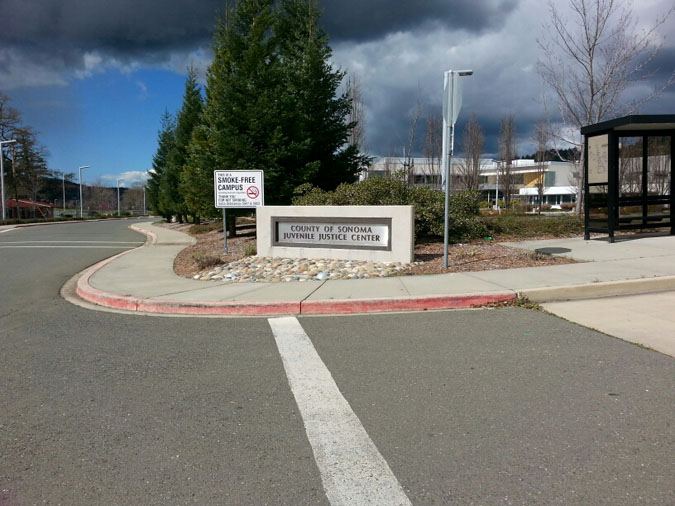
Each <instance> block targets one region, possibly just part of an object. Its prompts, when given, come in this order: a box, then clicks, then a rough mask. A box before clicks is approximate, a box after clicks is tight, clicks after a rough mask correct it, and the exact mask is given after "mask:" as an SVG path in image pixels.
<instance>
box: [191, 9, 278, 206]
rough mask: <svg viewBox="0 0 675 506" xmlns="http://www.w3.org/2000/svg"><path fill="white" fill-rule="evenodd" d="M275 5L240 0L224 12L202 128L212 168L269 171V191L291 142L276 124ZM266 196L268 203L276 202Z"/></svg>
mask: <svg viewBox="0 0 675 506" xmlns="http://www.w3.org/2000/svg"><path fill="white" fill-rule="evenodd" d="M273 4H274V1H273V0H240V1H239V2H237V6H236V9H230V10H228V11H227V13H226V19H225V20H224V21H223V22H222V23H220V24H219V26H218V29H217V31H216V35H215V41H214V47H213V50H214V60H213V63H212V64H211V66H210V67H209V70H208V74H207V88H206V107H205V111H204V123H205V125H206V128H207V137H208V141H209V144H210V147H211V150H212V156H213V160H214V162H215V164H216V167H214V168H221V169H229V170H255V169H262V170H264V171H265V186H266V188H268V189H274V188H276V187H277V186H278V185H279V184H280V183H281V176H282V174H283V167H282V166H281V165H280V163H279V158H280V154H281V153H283V152H284V150H286V149H287V147H286V145H287V140H286V137H285V135H284V132H283V130H282V128H281V125H280V123H279V121H278V116H279V108H278V95H279V93H280V90H279V87H280V78H279V74H280V68H279V62H278V58H277V55H276V48H275V44H274V40H273V39H272V37H271V34H272V28H273V24H274V12H273V7H272V6H273ZM274 194H275V192H274V191H271V192H266V197H269V199H268V203H277V199H275V197H274Z"/></svg>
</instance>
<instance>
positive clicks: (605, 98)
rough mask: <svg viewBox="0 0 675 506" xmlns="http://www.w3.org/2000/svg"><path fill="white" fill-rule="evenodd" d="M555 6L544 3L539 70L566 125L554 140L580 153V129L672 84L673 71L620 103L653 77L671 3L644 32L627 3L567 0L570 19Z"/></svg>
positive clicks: (627, 110) (623, 0)
mask: <svg viewBox="0 0 675 506" xmlns="http://www.w3.org/2000/svg"><path fill="white" fill-rule="evenodd" d="M559 5H560V2H553V1H552V0H549V2H548V9H549V12H550V23H549V25H548V26H546V34H547V36H546V37H545V38H543V39H541V40H538V44H539V47H540V49H541V51H542V54H543V57H542V58H541V59H540V60H539V62H538V72H539V75H540V76H541V78H542V79H543V81H544V82H545V83H546V84H547V85H548V86H549V87H550V88H551V89H552V90H553V92H554V95H555V97H556V99H557V102H558V106H559V112H560V116H561V118H562V121H563V124H564V127H565V128H563V129H562V130H561V132H557V133H556V138H557V139H558V140H560V141H563V142H565V143H567V144H568V145H569V144H572V145H575V146H577V147H579V148H580V152H581V153H583V149H581V146H582V142H583V141H582V140H581V138H580V137H579V129H580V128H581V127H582V126H585V125H590V124H593V123H598V122H600V121H603V120H606V119H609V118H610V117H613V116H616V115H619V114H631V113H633V112H635V111H637V110H639V108H640V107H641V106H642V105H644V104H645V103H646V102H648V101H649V100H651V99H652V98H654V97H655V96H657V95H658V94H659V93H661V92H662V91H663V90H664V89H665V88H666V87H668V86H670V85H671V84H673V82H675V71H672V73H671V74H670V76H669V78H668V79H667V80H666V82H665V83H663V85H662V86H661V87H658V88H657V89H655V90H653V91H652V92H650V93H649V94H648V95H647V96H645V97H643V98H642V99H640V100H636V101H632V102H624V100H623V96H624V92H625V91H626V89H627V88H628V87H629V86H630V85H632V84H634V83H635V82H636V81H640V80H644V79H646V78H648V77H650V76H651V75H652V73H650V72H649V70H648V67H649V65H650V64H651V62H652V61H653V59H654V57H655V56H656V54H657V52H658V50H659V49H660V47H661V43H659V42H658V41H659V39H660V37H659V36H658V33H657V31H658V29H659V27H660V26H661V25H663V23H664V22H665V21H666V19H667V18H668V17H669V16H670V15H671V14H672V13H673V11H674V10H675V5H673V6H672V7H671V8H670V9H669V10H668V11H667V12H665V13H664V14H663V15H662V16H660V17H659V18H657V19H656V20H655V22H654V23H653V24H651V26H650V27H649V28H647V29H643V30H640V29H638V19H637V17H636V16H635V15H634V13H633V10H632V9H631V7H630V4H629V2H628V0H569V1H568V5H569V6H570V9H571V10H570V15H569V16H566V15H564V14H562V13H561V12H560V11H559V10H558V7H557V6H559ZM582 156H583V155H582ZM575 162H577V161H576V160H575ZM582 163H583V160H578V164H579V165H578V166H577V169H576V172H577V173H579V174H580V176H579V177H578V178H577V179H578V181H579V199H578V200H577V210H578V211H580V210H581V209H582V207H583V202H582V198H583V192H582V191H581V189H582V188H583V183H584V182H583V171H582V170H581V169H580V167H581V166H582Z"/></svg>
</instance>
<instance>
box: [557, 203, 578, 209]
mask: <svg viewBox="0 0 675 506" xmlns="http://www.w3.org/2000/svg"><path fill="white" fill-rule="evenodd" d="M574 206H575V205H574V204H572V203H571V202H565V203H564V204H560V209H562V210H563V211H571V210H572V209H574Z"/></svg>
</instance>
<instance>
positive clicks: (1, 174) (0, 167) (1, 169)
mask: <svg viewBox="0 0 675 506" xmlns="http://www.w3.org/2000/svg"><path fill="white" fill-rule="evenodd" d="M13 142H16V139H12V140H9V141H0V198H2V219H3V220H4V219H6V218H7V216H6V212H5V166H4V161H5V156H4V155H3V154H2V145H3V144H12V143H13ZM17 205H18V204H17Z"/></svg>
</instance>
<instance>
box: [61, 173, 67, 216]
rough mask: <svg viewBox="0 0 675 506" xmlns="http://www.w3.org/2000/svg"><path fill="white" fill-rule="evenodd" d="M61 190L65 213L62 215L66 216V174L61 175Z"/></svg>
mask: <svg viewBox="0 0 675 506" xmlns="http://www.w3.org/2000/svg"><path fill="white" fill-rule="evenodd" d="M61 188H62V190H63V211H62V212H61V215H64V214H66V173H65V172H63V173H62V174H61Z"/></svg>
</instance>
